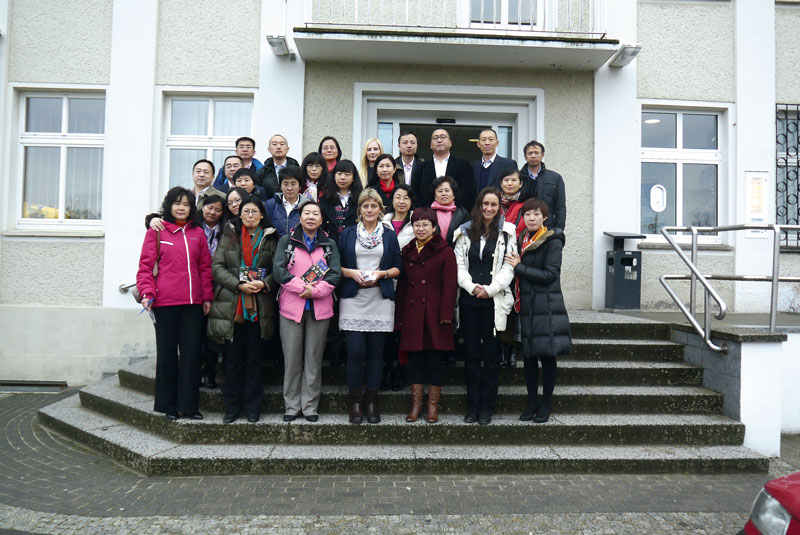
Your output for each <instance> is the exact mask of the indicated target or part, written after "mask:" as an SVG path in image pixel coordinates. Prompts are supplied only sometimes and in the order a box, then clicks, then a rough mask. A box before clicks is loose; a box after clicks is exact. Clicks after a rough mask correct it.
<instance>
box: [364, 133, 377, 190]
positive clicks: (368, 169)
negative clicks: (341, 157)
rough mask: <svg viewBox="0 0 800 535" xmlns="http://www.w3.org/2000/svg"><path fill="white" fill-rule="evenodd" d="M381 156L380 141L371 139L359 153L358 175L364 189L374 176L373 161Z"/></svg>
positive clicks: (374, 138)
mask: <svg viewBox="0 0 800 535" xmlns="http://www.w3.org/2000/svg"><path fill="white" fill-rule="evenodd" d="M381 154H383V145H382V144H381V140H380V139H378V138H376V137H372V138H369V139H368V140H367V142H366V143H364V150H363V151H362V153H361V169H359V173H360V174H361V180H362V182H361V183H362V184H363V185H364V186H365V187H366V185H367V184H369V183H370V181H371V180H372V176H373V175H374V174H375V160H377V159H378V156H380V155H381Z"/></svg>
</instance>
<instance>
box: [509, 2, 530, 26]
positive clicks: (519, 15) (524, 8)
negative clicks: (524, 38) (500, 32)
mask: <svg viewBox="0 0 800 535" xmlns="http://www.w3.org/2000/svg"><path fill="white" fill-rule="evenodd" d="M535 5H536V4H535V0H508V22H510V23H511V24H518V23H519V24H527V25H530V24H535V23H536V21H535V20H533V19H532V18H531V13H535V12H536V11H535V9H536V8H535Z"/></svg>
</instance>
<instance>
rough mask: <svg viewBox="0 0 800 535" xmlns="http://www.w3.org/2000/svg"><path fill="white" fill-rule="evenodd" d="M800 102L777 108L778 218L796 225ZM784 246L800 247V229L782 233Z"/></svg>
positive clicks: (778, 220) (787, 223)
mask: <svg viewBox="0 0 800 535" xmlns="http://www.w3.org/2000/svg"><path fill="white" fill-rule="evenodd" d="M798 112H800V104H778V106H777V110H776V125H777V132H776V135H775V143H776V150H775V153H776V155H777V156H776V164H775V166H776V169H775V178H776V186H775V188H776V192H775V193H776V195H775V199H776V204H777V206H776V215H777V218H776V221H777V223H778V224H779V225H797V224H798V221H800V218H799V217H798V207H799V206H800V204H798V196H800V180H798V150H799V149H800V141H798V136H797V131H798V128H799V127H800V119H798V116H799V115H800V114H799V113H798ZM781 245H783V246H784V247H800V232H797V231H795V232H784V233H782V234H781Z"/></svg>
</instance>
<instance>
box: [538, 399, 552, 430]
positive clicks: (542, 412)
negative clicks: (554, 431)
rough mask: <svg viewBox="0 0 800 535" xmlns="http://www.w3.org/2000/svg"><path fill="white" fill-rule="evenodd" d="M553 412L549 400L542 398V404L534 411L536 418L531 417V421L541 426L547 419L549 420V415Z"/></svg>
mask: <svg viewBox="0 0 800 535" xmlns="http://www.w3.org/2000/svg"><path fill="white" fill-rule="evenodd" d="M552 411H553V402H552V400H550V399H545V398H542V403H541V405H539V409H538V410H537V411H536V416H534V417H533V421H534V422H536V423H537V424H543V423H545V422H546V421H547V420H548V419H550V413H551V412H552Z"/></svg>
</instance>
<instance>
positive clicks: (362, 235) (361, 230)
mask: <svg viewBox="0 0 800 535" xmlns="http://www.w3.org/2000/svg"><path fill="white" fill-rule="evenodd" d="M356 236H358V243H360V244H361V247H363V248H364V249H374V248H375V247H377V246H378V245H379V244H380V243H382V242H383V224H382V223H381V222H380V221H379V222H378V224H377V225H375V230H373V231H372V232H367V227H365V226H364V223H362V222H361V221H359V222H358V225H356Z"/></svg>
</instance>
